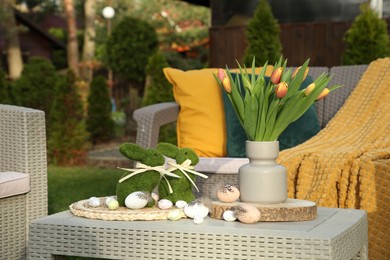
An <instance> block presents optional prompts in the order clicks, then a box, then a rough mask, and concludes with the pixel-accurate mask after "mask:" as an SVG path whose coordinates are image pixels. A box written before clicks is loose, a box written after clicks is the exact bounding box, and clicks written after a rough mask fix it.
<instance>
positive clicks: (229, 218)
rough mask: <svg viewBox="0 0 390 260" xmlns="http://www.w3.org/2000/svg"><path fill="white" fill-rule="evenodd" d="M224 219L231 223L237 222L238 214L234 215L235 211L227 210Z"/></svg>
mask: <svg viewBox="0 0 390 260" xmlns="http://www.w3.org/2000/svg"><path fill="white" fill-rule="evenodd" d="M222 216H223V219H224V220H226V221H229V222H233V221H236V219H237V217H236V214H235V213H234V211H232V210H226V211H225V212H224V213H223V215H222Z"/></svg>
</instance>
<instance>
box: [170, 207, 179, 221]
mask: <svg viewBox="0 0 390 260" xmlns="http://www.w3.org/2000/svg"><path fill="white" fill-rule="evenodd" d="M167 218H168V219H169V220H179V219H181V210H180V209H173V210H170V211H169V212H168V216H167Z"/></svg>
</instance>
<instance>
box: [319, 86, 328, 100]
mask: <svg viewBox="0 0 390 260" xmlns="http://www.w3.org/2000/svg"><path fill="white" fill-rule="evenodd" d="M329 92H330V91H329V89H328V88H324V90H322V92H321V93H320V94H319V95H318V97H317V100H320V99H323V98H324V97H326V96H327V95H328V94H329Z"/></svg>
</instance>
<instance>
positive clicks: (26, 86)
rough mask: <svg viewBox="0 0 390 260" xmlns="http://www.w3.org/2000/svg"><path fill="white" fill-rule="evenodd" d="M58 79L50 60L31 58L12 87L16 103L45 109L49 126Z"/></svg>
mask: <svg viewBox="0 0 390 260" xmlns="http://www.w3.org/2000/svg"><path fill="white" fill-rule="evenodd" d="M57 81H58V73H57V71H56V70H55V68H54V66H53V64H52V63H51V62H50V61H49V60H47V59H44V58H40V57H32V58H30V59H29V60H28V62H27V63H26V64H25V65H24V68H23V71H22V74H21V76H20V78H19V79H17V80H16V81H15V82H14V84H13V87H12V96H13V98H14V99H15V100H14V102H15V104H16V105H19V106H24V107H30V108H35V109H39V110H43V111H44V112H45V119H46V126H48V125H49V124H50V119H49V118H50V117H49V114H50V109H51V105H52V101H53V96H54V93H55V85H56V82H57Z"/></svg>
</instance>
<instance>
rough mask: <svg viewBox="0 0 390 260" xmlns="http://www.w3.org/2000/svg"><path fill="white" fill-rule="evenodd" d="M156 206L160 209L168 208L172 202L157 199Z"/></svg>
mask: <svg viewBox="0 0 390 260" xmlns="http://www.w3.org/2000/svg"><path fill="white" fill-rule="evenodd" d="M158 207H159V208H160V209H170V208H172V207H173V203H172V201H170V200H167V199H162V200H159V201H158Z"/></svg>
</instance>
